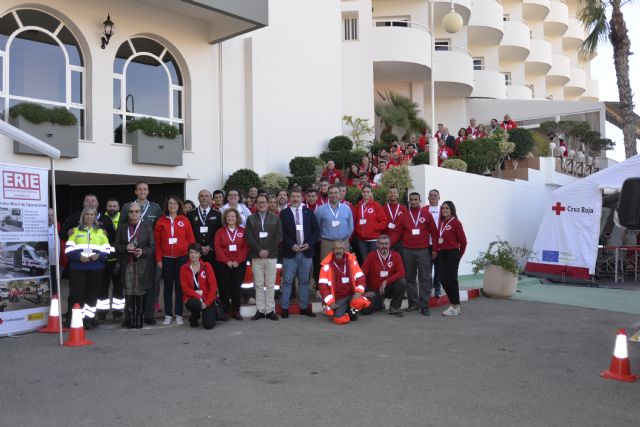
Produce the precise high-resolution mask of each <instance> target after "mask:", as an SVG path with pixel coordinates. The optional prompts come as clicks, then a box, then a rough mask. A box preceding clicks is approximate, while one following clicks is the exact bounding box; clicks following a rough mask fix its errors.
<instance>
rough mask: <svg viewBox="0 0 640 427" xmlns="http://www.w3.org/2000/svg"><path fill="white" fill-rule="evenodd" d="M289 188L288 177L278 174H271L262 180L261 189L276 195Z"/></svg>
mask: <svg viewBox="0 0 640 427" xmlns="http://www.w3.org/2000/svg"><path fill="white" fill-rule="evenodd" d="M288 186H289V180H288V179H287V177H286V176H284V175H282V174H281V173H277V172H269V173H267V174H264V175H262V177H261V178H260V188H262V189H263V190H266V191H267V192H271V193H275V192H277V191H279V190H282V189H283V188H287V187H288Z"/></svg>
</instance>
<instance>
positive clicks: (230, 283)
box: [214, 261, 247, 312]
mask: <svg viewBox="0 0 640 427" xmlns="http://www.w3.org/2000/svg"><path fill="white" fill-rule="evenodd" d="M214 269H215V273H216V279H217V281H218V291H219V292H220V303H221V304H222V307H223V308H224V310H225V311H226V312H236V311H237V312H239V311H240V303H241V302H242V291H241V289H242V288H241V287H242V281H243V280H244V274H245V272H246V271H247V263H246V262H241V263H239V265H238V267H237V268H229V266H228V265H226V264H223V263H221V262H218V261H216V262H215V264H214Z"/></svg>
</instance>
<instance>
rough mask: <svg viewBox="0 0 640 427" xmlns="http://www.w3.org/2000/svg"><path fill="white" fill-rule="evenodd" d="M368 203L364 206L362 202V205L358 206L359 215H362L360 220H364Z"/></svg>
mask: <svg viewBox="0 0 640 427" xmlns="http://www.w3.org/2000/svg"><path fill="white" fill-rule="evenodd" d="M368 204H369V203H367V204H366V205H365V204H364V201H363V202H362V204H361V205H360V214H361V215H362V216H361V217H360V218H364V211H365V208H366V207H367V205H368Z"/></svg>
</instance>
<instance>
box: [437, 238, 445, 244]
mask: <svg viewBox="0 0 640 427" xmlns="http://www.w3.org/2000/svg"><path fill="white" fill-rule="evenodd" d="M443 243H444V239H443V238H442V237H441V238H439V239H438V244H439V245H441V244H443Z"/></svg>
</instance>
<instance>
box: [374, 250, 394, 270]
mask: <svg viewBox="0 0 640 427" xmlns="http://www.w3.org/2000/svg"><path fill="white" fill-rule="evenodd" d="M376 252H378V259H379V260H380V265H381V266H382V270H383V271H387V264H388V261H389V258H391V252H389V254H388V255H387V257H386V258H385V259H384V261H383V260H382V256H381V255H380V251H376Z"/></svg>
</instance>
